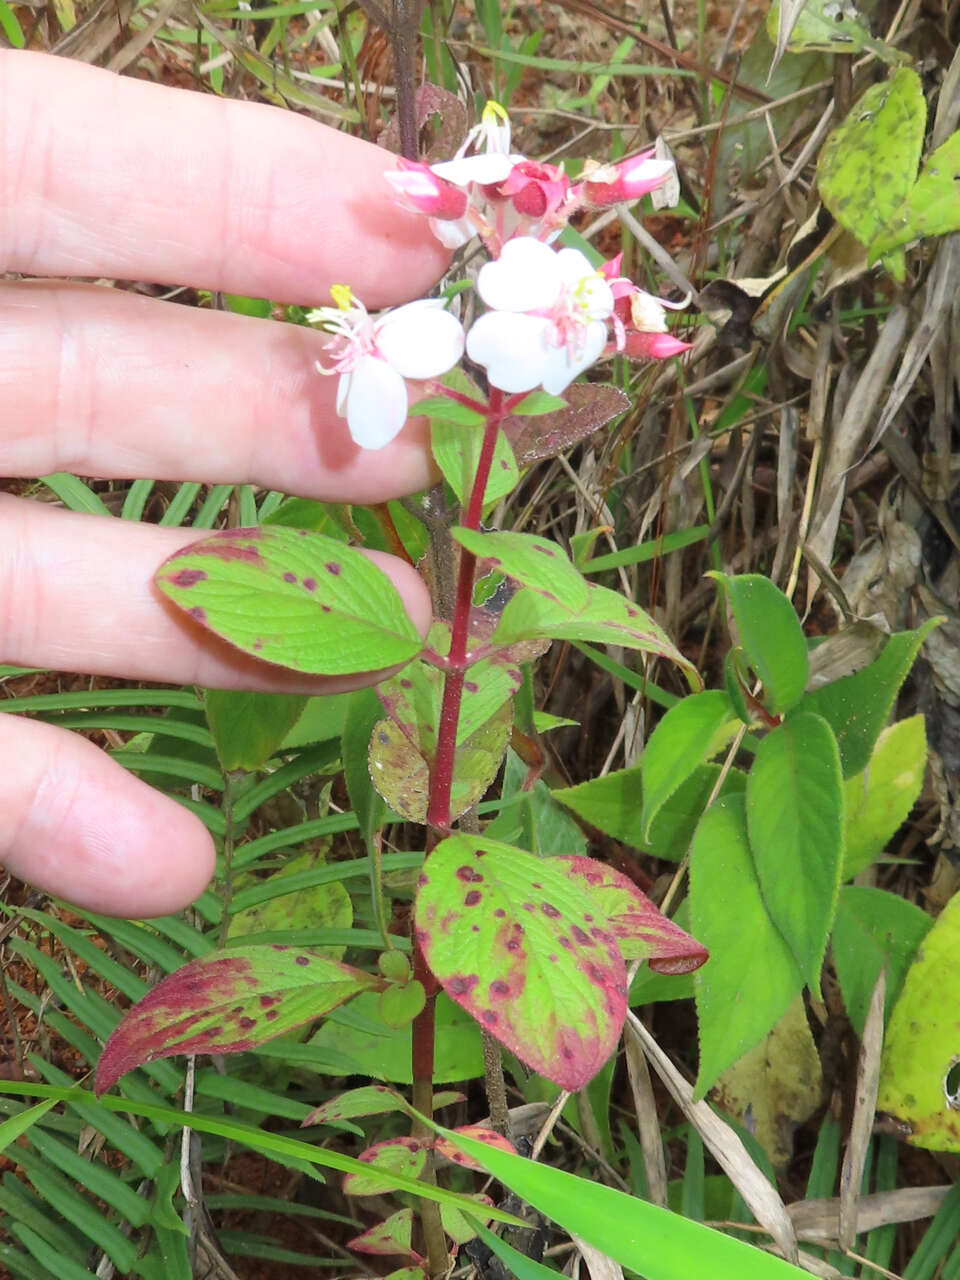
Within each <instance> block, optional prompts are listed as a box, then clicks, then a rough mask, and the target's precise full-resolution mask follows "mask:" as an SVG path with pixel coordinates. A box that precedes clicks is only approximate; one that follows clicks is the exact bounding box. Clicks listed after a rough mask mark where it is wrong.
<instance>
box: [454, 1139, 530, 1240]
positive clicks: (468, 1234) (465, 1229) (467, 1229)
mask: <svg viewBox="0 0 960 1280" xmlns="http://www.w3.org/2000/svg"><path fill="white" fill-rule="evenodd" d="M514 1154H516V1153H514ZM476 1168H478V1169H479V1168H480V1166H479V1165H476ZM470 1199H471V1200H476V1202H477V1206H478V1208H477V1212H476V1214H472V1215H471V1217H476V1218H477V1219H479V1221H480V1222H482V1223H483V1224H484V1226H486V1224H487V1223H488V1222H489V1221H490V1218H489V1217H488V1215H487V1214H485V1213H484V1212H483V1209H482V1208H480V1206H481V1205H482V1206H488V1205H492V1204H493V1201H492V1200H491V1199H490V1197H489V1196H484V1195H476V1196H471V1197H470ZM440 1221H441V1222H442V1223H443V1229H444V1231H445V1232H446V1233H447V1235H448V1236H449V1237H450V1239H451V1240H453V1241H454V1243H455V1244H466V1243H467V1242H468V1241H470V1240H472V1239H473V1238H474V1237H475V1236H476V1234H477V1229H476V1227H474V1226H471V1224H470V1223H469V1222H468V1221H467V1219H466V1218H465V1217H464V1215H463V1214H462V1213H461V1212H460V1210H459V1209H458V1208H457V1207H456V1205H453V1204H442V1205H441V1206H440Z"/></svg>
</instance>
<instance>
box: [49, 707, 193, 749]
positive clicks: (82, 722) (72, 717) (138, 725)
mask: <svg viewBox="0 0 960 1280" xmlns="http://www.w3.org/2000/svg"><path fill="white" fill-rule="evenodd" d="M46 718H47V722H48V723H49V724H57V725H59V726H60V727H61V728H62V729H116V730H118V731H120V732H130V733H152V734H156V735H157V736H158V737H166V738H178V739H181V740H182V741H183V742H195V743H196V744H197V745H198V746H201V747H209V748H210V750H211V751H212V750H213V738H212V736H211V734H210V730H209V729H208V728H207V727H206V726H205V725H202V724H191V723H190V722H189V720H170V719H168V718H167V717H166V716H138V715H135V714H127V715H125V714H124V713H123V712H122V711H69V712H66V713H64V714H61V715H56V716H49V717H46Z"/></svg>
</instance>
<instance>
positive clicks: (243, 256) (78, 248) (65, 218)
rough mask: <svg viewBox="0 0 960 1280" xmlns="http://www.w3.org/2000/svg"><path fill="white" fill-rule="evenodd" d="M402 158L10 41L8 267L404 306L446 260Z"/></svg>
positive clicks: (2, 185)
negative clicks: (394, 191) (408, 184)
mask: <svg viewBox="0 0 960 1280" xmlns="http://www.w3.org/2000/svg"><path fill="white" fill-rule="evenodd" d="M394 163H395V162H394V159H393V157H392V156H391V155H390V154H389V153H388V152H386V151H384V150H383V149H382V148H380V147H375V146H372V145H371V144H369V143H365V142H362V141H359V140H358V139H356V138H352V137H350V136H348V135H346V134H342V133H338V132H336V131H335V130H333V129H330V128H328V127H327V126H326V125H322V124H318V123H316V122H315V121H313V120H309V119H307V118H306V117H305V116H301V115H297V114H296V113H294V112H293V111H284V110H280V109H278V108H275V107H269V106H263V105H260V104H257V103H250V102H235V101H231V100H228V99H223V98H217V97H214V96H213V95H207V94H201V93H193V92H190V91H187V90H183V89H168V88H164V87H163V86H160V85H155V84H151V83H149V82H147V81H142V80H132V79H129V78H125V77H120V76H116V75H114V74H112V73H111V72H107V71H101V70H99V69H97V68H94V67H89V66H86V65H85V64H81V63H77V62H71V61H69V60H66V59H63V58H56V57H51V56H49V55H46V54H40V53H28V52H24V51H20V50H12V51H11V50H0V272H3V271H19V272H23V273H25V274H32V275H65V276H90V277H95V278H96V277H108V278H111V279H126V280H149V281H151V282H154V283H158V284H189V285H196V286H202V287H205V288H209V289H222V290H226V291H228V292H232V293H241V294H248V295H253V296H256V297H266V298H271V299H273V300H274V301H278V302H314V303H316V302H322V301H323V300H325V298H326V296H327V294H328V292H329V289H330V285H331V284H334V283H337V282H340V281H343V282H344V283H349V284H350V286H351V287H352V288H353V290H354V292H355V293H356V294H357V296H358V297H359V298H361V299H363V301H364V302H365V303H367V305H368V306H371V307H380V306H387V305H392V304H395V303H397V302H402V301H406V300H408V299H409V298H413V297H416V296H418V295H419V294H421V293H423V292H424V291H425V290H426V289H427V288H429V286H430V285H432V284H433V283H434V282H435V281H436V280H437V279H438V278H439V276H440V275H441V274H442V272H443V270H444V268H445V266H446V263H447V256H448V255H447V254H446V251H445V250H444V249H443V248H442V247H441V246H440V245H439V243H438V242H437V241H436V240H434V238H433V236H432V235H431V233H430V231H429V229H428V227H427V226H426V221H425V219H423V218H421V217H420V216H419V215H417V214H414V213H410V212H407V211H406V210H404V209H401V208H399V207H398V206H397V205H396V204H395V203H394V201H393V198H392V196H391V193H390V188H389V187H388V184H387V183H386V181H385V180H384V177H383V175H384V172H385V170H386V169H388V168H392V167H393V165H394Z"/></svg>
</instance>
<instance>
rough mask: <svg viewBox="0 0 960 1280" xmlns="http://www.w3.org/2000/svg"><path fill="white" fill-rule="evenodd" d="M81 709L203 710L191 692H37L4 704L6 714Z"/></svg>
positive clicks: (155, 690)
mask: <svg viewBox="0 0 960 1280" xmlns="http://www.w3.org/2000/svg"><path fill="white" fill-rule="evenodd" d="M78 707H90V708H93V707H185V708H186V709H187V710H189V711H202V710H203V704H202V703H201V701H200V699H199V698H198V697H197V695H196V694H195V693H191V692H190V690H189V689H82V690H79V691H78V690H72V691H71V692H69V693H36V694H30V696H29V697H25V698H13V699H11V700H10V701H9V702H6V703H4V710H5V711H8V712H9V711H14V710H15V711H17V712H18V713H19V712H21V711H71V710H73V709H74V708H78Z"/></svg>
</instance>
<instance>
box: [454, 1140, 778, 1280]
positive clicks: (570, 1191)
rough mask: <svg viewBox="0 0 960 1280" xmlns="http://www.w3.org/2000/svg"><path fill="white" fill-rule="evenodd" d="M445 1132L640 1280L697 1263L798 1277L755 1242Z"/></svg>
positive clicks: (732, 1273)
mask: <svg viewBox="0 0 960 1280" xmlns="http://www.w3.org/2000/svg"><path fill="white" fill-rule="evenodd" d="M443 1132H444V1135H445V1137H447V1138H449V1140H450V1141H451V1142H453V1143H454V1144H455V1145H457V1146H458V1147H460V1148H461V1149H462V1150H464V1151H465V1152H467V1154H468V1155H470V1156H472V1157H473V1158H474V1159H475V1160H476V1161H477V1163H478V1164H480V1165H481V1166H482V1167H483V1168H484V1169H486V1170H487V1172H488V1173H492V1174H493V1176H494V1177H495V1178H498V1179H499V1180H500V1182H502V1183H503V1185H504V1186H505V1187H509V1188H510V1190H511V1191H513V1192H515V1193H516V1195H518V1196H519V1197H520V1198H521V1199H522V1200H525V1201H526V1202H527V1203H528V1204H530V1205H532V1206H533V1207H534V1208H535V1209H538V1210H539V1211H540V1212H541V1213H543V1214H546V1215H547V1217H549V1218H551V1219H552V1220H553V1221H554V1222H556V1223H557V1224H558V1225H559V1226H561V1227H563V1229H564V1230H565V1231H567V1232H568V1233H569V1234H570V1235H575V1236H579V1237H580V1238H581V1239H583V1240H586V1241H587V1243H588V1244H592V1245H593V1246H594V1248H596V1249H599V1250H600V1251H601V1252H602V1253H605V1254H607V1255H608V1256H609V1257H611V1258H613V1259H614V1260H615V1261H616V1262H619V1263H620V1265H621V1266H622V1267H625V1268H627V1269H629V1270H630V1271H632V1272H636V1274H637V1275H641V1276H644V1277H645V1280H691V1276H693V1275H696V1274H698V1268H699V1270H700V1271H703V1273H704V1274H709V1276H710V1280H799V1277H800V1276H801V1275H802V1274H803V1273H802V1272H800V1271H798V1270H797V1268H796V1267H792V1266H790V1264H789V1263H787V1262H783V1261H782V1260H781V1259H780V1258H774V1257H773V1256H772V1255H771V1254H769V1253H765V1252H764V1251H763V1250H761V1249H755V1248H753V1247H752V1246H751V1245H748V1244H742V1243H741V1242H740V1241H739V1240H734V1239H733V1238H732V1237H730V1236H726V1235H723V1234H722V1233H721V1232H719V1231H714V1230H712V1229H711V1228H710V1227H705V1226H703V1225H701V1224H700V1223H699V1222H693V1221H691V1220H690V1219H689V1218H683V1217H680V1215H679V1214H674V1213H670V1212H669V1211H668V1210H666V1209H661V1208H659V1206H657V1205H653V1204H650V1203H649V1202H648V1201H646V1200H640V1199H639V1198H637V1197H635V1196H630V1195H627V1194H626V1193H625V1192H623V1191H618V1190H616V1189H615V1188H613V1187H607V1186H604V1185H603V1183H601V1182H597V1181H593V1180H591V1179H589V1178H578V1177H575V1176H574V1175H573V1174H572V1173H567V1172H565V1171H564V1170H562V1169H556V1168H554V1167H552V1166H551V1165H548V1164H540V1163H537V1162H536V1161H534V1160H527V1159H525V1158H524V1157H523V1156H516V1155H511V1154H510V1153H509V1152H507V1151H501V1150H499V1149H498V1148H495V1147H492V1146H489V1145H488V1144H487V1143H484V1142H477V1141H476V1140H475V1139H473V1138H468V1137H467V1136H466V1135H465V1134H460V1133H454V1132H450V1131H449V1130H444V1131H443ZM544 1270H545V1269H544ZM538 1275H542V1271H541V1272H538ZM531 1280H532V1277H531Z"/></svg>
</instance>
